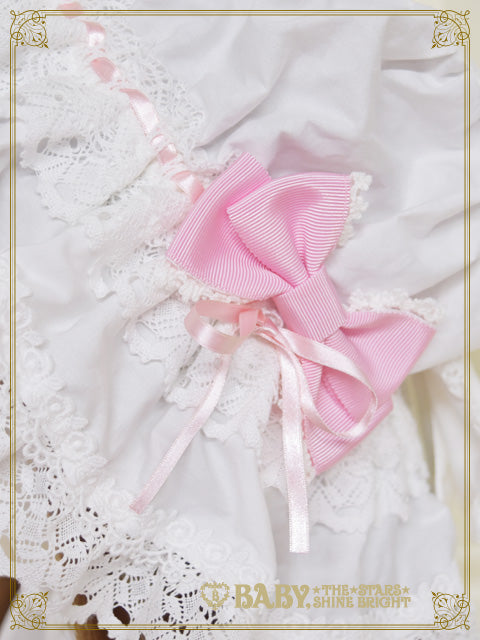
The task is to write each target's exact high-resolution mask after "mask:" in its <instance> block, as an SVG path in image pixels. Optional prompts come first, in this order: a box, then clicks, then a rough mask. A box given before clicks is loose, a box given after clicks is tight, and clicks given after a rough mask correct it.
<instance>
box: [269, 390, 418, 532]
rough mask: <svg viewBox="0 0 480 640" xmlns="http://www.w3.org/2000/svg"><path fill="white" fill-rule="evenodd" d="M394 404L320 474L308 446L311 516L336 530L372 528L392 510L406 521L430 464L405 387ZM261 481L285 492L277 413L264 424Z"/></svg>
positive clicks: (313, 521)
mask: <svg viewBox="0 0 480 640" xmlns="http://www.w3.org/2000/svg"><path fill="white" fill-rule="evenodd" d="M393 403H394V406H393V410H392V411H391V413H390V414H389V415H388V416H387V417H386V418H384V420H382V422H381V423H380V424H379V425H378V426H377V427H376V428H375V429H374V430H373V431H372V432H371V433H370V434H369V435H368V436H367V437H366V438H365V439H364V440H363V441H362V442H361V443H360V444H359V445H358V446H357V447H355V448H354V449H352V450H351V451H350V452H349V453H348V454H347V455H346V456H345V457H344V458H342V460H340V461H339V462H337V464H335V466H333V467H331V468H330V469H328V470H327V471H324V472H323V473H321V474H319V475H316V474H315V470H314V469H313V467H312V465H311V463H310V461H309V459H308V458H309V457H308V456H307V455H306V452H305V456H304V458H305V463H306V469H307V481H308V482H309V488H308V494H309V496H308V500H309V510H310V522H311V525H313V524H322V525H325V526H327V527H329V528H330V529H332V530H333V531H344V532H347V533H353V532H355V531H367V529H368V528H369V527H370V526H371V525H372V524H374V523H378V522H380V521H381V520H382V519H383V518H384V517H385V516H386V515H387V514H395V515H397V516H399V517H400V518H401V520H403V521H406V520H407V519H408V516H409V513H410V505H411V498H412V497H420V496H422V495H425V494H427V493H428V492H429V485H428V469H427V465H426V463H425V461H424V458H423V452H422V449H421V445H420V442H419V439H418V436H417V426H416V423H415V420H414V418H413V416H412V414H411V412H410V410H409V409H408V407H407V405H406V404H405V401H404V400H403V397H402V395H401V392H397V393H395V394H394V396H393ZM262 436H263V441H262V456H261V459H262V461H263V464H262V468H261V471H262V481H263V484H264V486H265V487H276V488H277V489H279V490H280V491H281V493H282V494H283V495H284V497H285V498H286V495H287V488H286V483H285V468H284V463H283V452H282V444H281V419H280V416H278V417H277V418H276V419H275V420H273V421H272V422H271V423H270V424H269V425H268V426H267V427H266V428H265V429H264V430H263V434H262Z"/></svg>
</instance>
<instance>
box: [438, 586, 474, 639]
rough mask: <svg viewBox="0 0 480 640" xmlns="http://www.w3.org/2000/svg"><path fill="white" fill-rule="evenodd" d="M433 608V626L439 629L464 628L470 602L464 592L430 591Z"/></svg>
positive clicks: (466, 626)
mask: <svg viewBox="0 0 480 640" xmlns="http://www.w3.org/2000/svg"><path fill="white" fill-rule="evenodd" d="M432 600H433V609H434V611H435V626H436V627H439V628H440V629H458V628H459V627H463V628H465V629H466V630H467V631H468V629H470V626H469V625H468V624H467V620H468V616H469V615H470V602H469V601H468V600H467V599H466V598H465V594H462V595H461V596H459V595H458V594H456V595H451V594H450V593H435V591H432Z"/></svg>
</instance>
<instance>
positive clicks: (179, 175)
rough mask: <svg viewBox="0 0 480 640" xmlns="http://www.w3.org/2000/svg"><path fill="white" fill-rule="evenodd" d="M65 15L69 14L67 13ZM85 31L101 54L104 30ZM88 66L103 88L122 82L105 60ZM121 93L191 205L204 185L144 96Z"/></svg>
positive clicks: (73, 7) (72, 11) (71, 11)
mask: <svg viewBox="0 0 480 640" xmlns="http://www.w3.org/2000/svg"><path fill="white" fill-rule="evenodd" d="M59 9H61V10H62V11H65V12H66V16H67V17H69V18H74V17H76V16H78V15H81V13H82V11H83V10H82V6H81V5H80V4H79V3H78V2H70V3H67V4H62V5H60V6H59ZM67 12H68V13H67ZM83 23H84V24H85V27H86V29H87V42H88V46H89V47H90V48H91V49H99V50H100V51H102V52H103V50H104V44H105V38H106V35H105V29H104V28H103V27H102V26H101V25H99V24H98V23H96V22H91V21H87V20H84V21H83ZM90 66H91V67H92V69H93V70H94V71H95V73H96V74H97V76H98V77H99V78H100V80H101V81H102V82H104V83H106V84H111V83H117V84H118V83H119V82H121V79H122V75H121V73H120V70H119V69H118V67H117V66H116V65H115V64H114V63H113V62H112V61H111V60H109V58H107V57H105V56H99V57H97V58H94V59H93V60H92V61H91V62H90ZM119 90H120V91H121V92H122V93H125V94H126V95H127V96H128V99H129V101H130V106H131V108H132V111H133V112H134V114H135V116H136V118H137V120H138V122H139V123H140V125H141V127H142V129H143V131H144V133H145V136H146V137H147V138H148V139H150V143H151V144H152V146H153V147H154V148H155V149H156V150H157V156H156V157H157V160H158V162H160V164H168V163H170V162H173V161H174V160H175V161H176V163H177V165H178V166H179V169H180V170H179V171H177V172H175V173H174V174H173V175H171V180H172V181H173V182H174V183H175V184H176V185H177V187H178V188H179V189H181V190H182V191H183V192H184V193H186V194H187V196H188V197H189V198H190V200H191V201H192V202H195V200H197V198H198V197H199V196H200V195H201V194H202V192H203V185H202V183H201V182H200V180H199V179H198V178H197V177H196V176H195V175H194V174H193V173H192V172H191V171H189V170H188V169H187V167H186V166H185V165H184V164H183V161H182V158H181V155H180V154H179V152H178V151H177V149H176V147H175V145H174V144H173V143H171V142H168V141H167V140H166V138H165V136H164V135H163V134H162V133H161V132H160V128H161V123H160V119H159V117H158V115H157V112H156V110H155V107H154V106H153V104H152V103H151V101H150V100H149V99H148V98H147V96H146V95H145V94H143V93H142V92H141V91H138V89H130V88H126V87H120V89H119Z"/></svg>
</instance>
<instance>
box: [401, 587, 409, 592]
mask: <svg viewBox="0 0 480 640" xmlns="http://www.w3.org/2000/svg"><path fill="white" fill-rule="evenodd" d="M402 591H403V593H409V591H410V589H409V588H408V587H403V589H402Z"/></svg>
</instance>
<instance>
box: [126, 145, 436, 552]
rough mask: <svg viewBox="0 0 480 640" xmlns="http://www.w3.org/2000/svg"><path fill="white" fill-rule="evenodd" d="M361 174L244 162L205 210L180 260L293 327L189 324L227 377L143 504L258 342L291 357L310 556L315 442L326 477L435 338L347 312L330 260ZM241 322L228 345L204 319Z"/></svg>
mask: <svg viewBox="0 0 480 640" xmlns="http://www.w3.org/2000/svg"><path fill="white" fill-rule="evenodd" d="M350 190H351V178H350V176H344V175H338V174H332V173H306V174H299V175H294V176H289V177H286V178H281V179H278V180H272V178H271V177H270V176H269V174H268V173H267V171H265V169H264V168H263V167H262V166H261V165H260V164H259V163H258V162H257V161H256V160H255V158H253V157H252V156H250V155H249V154H246V153H245V154H243V155H242V156H241V157H240V158H239V159H238V160H237V161H236V162H235V163H234V164H233V165H232V166H231V167H230V168H229V169H228V170H227V171H225V173H223V174H222V175H221V176H220V177H219V178H218V179H217V180H216V181H215V182H214V183H213V184H212V185H211V186H210V187H209V188H208V189H207V191H206V192H205V193H204V194H202V196H201V197H200V198H199V200H198V201H197V202H196V203H195V205H194V206H193V208H192V210H191V211H190V213H189V215H188V217H187V218H186V220H185V221H184V223H183V224H182V226H181V227H180V230H179V232H178V234H177V236H176V237H175V239H174V241H173V243H172V245H171V247H170V249H169V251H168V254H167V255H168V257H169V259H170V260H171V261H172V262H174V263H175V264H177V265H178V266H180V267H181V268H183V269H184V270H186V271H187V272H189V273H190V274H192V275H193V276H195V277H196V278H198V279H199V280H201V281H202V282H204V283H207V284H209V285H211V286H213V287H215V288H217V289H219V290H221V291H223V292H225V293H228V294H231V295H235V296H237V297H239V298H244V299H248V300H252V301H257V302H258V301H264V300H267V299H272V300H273V302H274V303H275V305H276V307H277V310H278V311H279V313H280V315H281V317H282V319H283V322H284V325H285V327H286V328H284V329H279V328H278V327H276V326H275V325H274V324H273V323H272V322H271V321H270V320H268V318H266V317H265V315H264V314H263V312H262V311H261V310H260V309H259V308H258V304H257V305H254V306H252V305H229V304H226V303H218V302H206V301H204V302H199V303H197V305H195V306H194V307H193V309H192V310H191V312H190V313H189V315H188V316H187V318H186V320H185V325H186V328H187V330H188V331H189V332H190V333H191V335H192V336H193V337H194V338H196V340H197V341H198V342H199V343H200V344H201V345H203V346H205V347H207V348H209V349H211V350H213V351H216V352H218V353H221V354H224V355H223V358H222V364H221V367H220V369H219V372H218V374H217V376H216V378H215V379H214V381H213V383H212V386H211V388H210V390H209V393H208V394H207V397H206V398H205V400H204V401H203V403H202V405H201V406H200V407H199V408H198V410H197V412H196V414H195V415H194V417H193V419H192V421H191V422H190V424H189V425H188V426H187V427H186V428H185V429H184V430H183V432H182V433H181V434H180V436H179V437H178V438H177V441H176V442H175V443H174V444H173V445H172V447H171V449H170V450H169V452H167V454H166V456H165V458H164V459H163V461H162V462H161V463H160V466H159V467H158V468H157V470H156V471H155V473H154V474H153V476H152V477H151V479H150V480H149V482H148V484H147V486H146V487H145V489H144V490H143V492H142V493H141V494H140V496H139V497H138V498H137V500H136V501H135V502H134V503H133V505H132V507H133V508H134V509H135V510H136V511H142V510H143V509H144V508H145V506H146V505H147V504H148V502H150V500H151V499H152V498H153V496H154V495H155V493H156V492H157V491H158V489H159V488H160V487H161V485H162V484H163V482H164V481H165V479H166V478H167V477H168V474H169V473H170V471H171V470H172V469H173V466H174V465H175V464H176V461H177V460H178V458H179V457H180V456H181V454H182V453H183V451H184V450H185V448H186V446H188V443H189V442H190V441H191V439H192V438H193V436H194V435H195V433H196V432H197V431H198V429H200V428H201V426H202V425H203V424H205V422H206V420H207V419H208V417H209V416H210V415H211V413H212V411H213V410H214V408H215V405H216V403H217V401H218V399H219V397H220V394H221V391H222V389H223V385H224V382H225V379H226V375H227V371H228V366H229V361H230V357H231V356H230V355H229V354H231V353H233V352H234V351H235V349H236V348H237V347H238V346H239V344H240V343H241V342H242V341H243V340H244V339H246V337H248V336H249V335H252V334H253V335H256V336H257V337H260V338H262V339H264V340H267V341H268V342H270V343H271V344H272V345H273V346H274V347H275V348H276V349H277V351H278V353H279V355H280V364H281V377H282V387H283V447H284V459H285V468H286V475H287V490H288V501H289V518H290V550H291V551H297V552H298V551H300V552H305V551H308V507H307V497H306V486H305V474H304V469H303V453H302V422H303V436H304V437H305V441H306V445H307V449H308V451H309V454H310V457H311V460H312V463H313V465H314V467H315V469H316V471H317V473H319V472H321V471H323V470H325V469H327V468H328V467H330V466H331V465H333V464H334V463H335V462H336V461H337V460H339V459H340V458H341V457H343V456H344V455H345V454H346V453H347V452H348V451H349V450H350V449H351V448H352V447H353V446H355V445H356V444H358V442H359V441H360V440H361V439H362V438H364V437H365V436H366V435H367V433H369V432H370V431H371V430H372V429H373V428H374V427H375V426H376V425H377V424H378V422H379V421H380V420H381V419H382V418H383V417H384V416H385V415H386V414H387V413H388V412H389V411H390V410H391V407H392V400H391V395H392V393H393V392H394V391H395V389H397V388H398V386H399V385H400V384H401V382H402V381H403V379H404V378H405V376H406V375H407V374H408V371H409V370H410V368H411V367H412V366H413V364H414V363H415V361H416V360H417V358H418V357H419V355H420V354H421V353H422V351H423V350H424V349H425V347H426V345H427V344H428V342H429V341H430V339H431V337H432V336H433V334H434V329H433V328H432V327H431V326H430V325H428V324H426V323H425V322H424V321H423V320H421V319H420V318H418V317H417V316H414V315H412V314H409V313H402V312H400V311H396V310H392V311H383V312H377V311H354V312H351V311H347V310H346V309H345V308H344V307H343V305H342V304H341V302H340V299H339V297H338V295H337V292H336V289H335V286H334V284H333V283H332V281H331V280H330V278H329V277H328V275H327V273H326V271H325V267H324V262H325V260H326V258H327V256H328V255H329V253H330V252H331V251H332V250H333V249H334V248H335V246H336V244H337V242H338V239H339V236H340V235H341V233H342V230H343V227H344V223H345V220H346V218H347V215H348V212H349V206H350ZM201 316H207V317H209V318H211V319H214V320H221V321H224V322H234V323H236V324H238V326H239V335H238V336H226V335H225V334H223V333H221V332H219V331H217V330H216V329H214V328H213V327H211V326H210V325H209V324H208V323H205V322H204V321H203V320H202V317H201Z"/></svg>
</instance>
